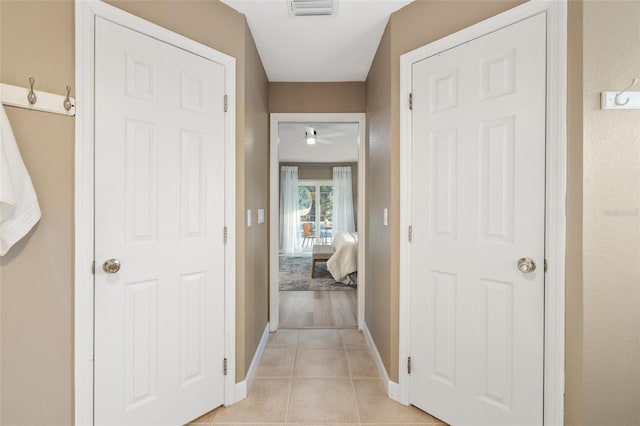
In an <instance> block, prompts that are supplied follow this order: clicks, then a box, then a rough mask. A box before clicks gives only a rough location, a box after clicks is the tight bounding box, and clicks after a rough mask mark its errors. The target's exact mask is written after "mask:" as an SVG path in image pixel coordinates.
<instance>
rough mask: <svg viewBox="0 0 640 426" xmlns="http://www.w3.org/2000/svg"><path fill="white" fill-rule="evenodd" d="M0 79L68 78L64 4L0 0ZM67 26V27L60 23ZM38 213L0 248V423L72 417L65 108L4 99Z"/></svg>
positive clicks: (68, 8) (60, 82)
mask: <svg viewBox="0 0 640 426" xmlns="http://www.w3.org/2000/svg"><path fill="white" fill-rule="evenodd" d="M0 15H1V18H0V19H1V21H0V34H1V39H2V40H1V44H0V81H2V82H3V83H9V84H15V85H20V86H25V85H27V84H28V78H29V77H31V76H33V77H34V78H35V79H36V88H37V89H41V90H45V91H50V92H55V93H63V92H64V90H65V86H67V85H71V86H72V87H73V86H74V80H73V78H74V53H73V49H74V42H73V26H74V22H73V4H72V3H71V2H70V1H65V2H48V1H45V2H25V1H20V2H13V1H5V0H3V1H1V2H0ZM60 28H67V29H68V30H67V31H60ZM5 110H6V111H7V115H8V116H9V120H10V121H11V124H12V127H13V130H14V133H15V136H16V139H17V140H18V146H19V148H20V152H21V153H22V156H23V158H24V162H25V164H26V167H27V169H28V170H29V172H30V175H31V179H32V181H33V184H34V187H35V189H36V192H37V194H38V200H39V202H40V208H41V210H42V220H41V221H40V223H39V224H38V225H37V226H36V228H35V229H34V230H32V231H31V232H30V233H29V234H28V236H27V237H26V238H25V239H23V240H22V241H20V242H19V243H17V244H16V245H15V246H14V247H13V248H12V249H11V250H10V251H9V253H8V254H7V255H6V256H5V257H2V258H0V281H1V282H0V304H1V307H0V312H1V318H0V324H1V325H0V327H1V328H0V348H1V358H2V361H1V364H0V390H1V392H0V407H1V410H0V411H1V417H0V424H2V425H26V424H30V425H41V424H49V425H69V424H71V421H72V418H73V403H72V399H73V388H72V385H73V359H72V354H73V340H72V339H73V329H72V321H73V308H72V307H73V288H72V273H73V141H74V137H73V135H74V120H73V118H69V117H64V116H60V115H53V114H47V113H42V112H33V111H27V110H24V109H19V108H13V107H5Z"/></svg>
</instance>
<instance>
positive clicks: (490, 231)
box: [410, 14, 546, 425]
mask: <svg viewBox="0 0 640 426" xmlns="http://www.w3.org/2000/svg"><path fill="white" fill-rule="evenodd" d="M545 19H546V17H545V15H544V14H542V15H538V16H535V17H532V18H530V19H527V20H525V21H522V22H519V23H517V24H514V25H511V26H509V27H506V28H504V29H502V30H499V31H496V32H494V33H491V34H488V35H486V36H484V37H481V38H478V39H476V40H473V41H471V42H469V43H466V44H464V45H460V46H458V47H456V48H453V49H450V50H447V51H445V52H442V53H440V54H438V55H435V56H432V57H430V58H427V59H425V60H423V61H421V62H418V63H417V64H414V66H413V81H412V86H413V87H412V93H413V111H412V123H413V124H412V153H411V155H412V159H411V161H412V168H411V170H412V177H411V181H412V192H411V217H412V219H411V221H412V227H413V235H412V237H413V238H412V243H411V256H412V260H411V265H412V270H411V357H412V373H411V376H410V377H411V385H410V392H411V393H410V395H411V402H412V403H413V404H415V405H417V406H419V407H421V408H423V409H424V410H426V411H428V412H430V413H431V414H433V415H435V416H437V417H440V418H441V419H442V420H444V421H446V422H449V423H451V424H453V425H529V424H530V425H535V424H538V425H539V424H542V407H543V399H542V396H543V395H542V389H543V386H542V385H543V381H542V379H543V337H544V336H543V325H544V316H543V315H544V310H543V308H544V212H545V193H544V190H545V92H546V86H545V75H546V65H545V61H546V37H545V34H546V30H545V28H546V23H545ZM521 257H529V258H532V259H533V260H534V261H535V262H536V264H537V269H536V270H535V271H534V272H531V273H527V274H525V273H522V272H520V271H519V270H518V268H517V261H518V259H519V258H521Z"/></svg>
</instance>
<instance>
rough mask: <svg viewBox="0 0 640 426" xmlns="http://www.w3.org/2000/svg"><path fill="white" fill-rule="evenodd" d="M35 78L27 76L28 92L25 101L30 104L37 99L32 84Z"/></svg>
mask: <svg viewBox="0 0 640 426" xmlns="http://www.w3.org/2000/svg"><path fill="white" fill-rule="evenodd" d="M35 82H36V79H35V78H33V77H29V86H30V89H29V93H28V94H27V101H29V103H30V104H31V105H33V104H35V103H36V102H37V101H38V97H37V96H36V92H34V91H33V85H34V84H35Z"/></svg>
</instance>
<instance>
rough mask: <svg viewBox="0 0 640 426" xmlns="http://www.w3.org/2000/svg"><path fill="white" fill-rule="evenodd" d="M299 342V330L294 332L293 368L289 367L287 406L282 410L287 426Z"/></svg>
mask: <svg viewBox="0 0 640 426" xmlns="http://www.w3.org/2000/svg"><path fill="white" fill-rule="evenodd" d="M299 342H300V330H298V331H296V346H295V348H294V349H295V352H294V354H293V366H292V367H291V377H290V380H289V396H288V397H287V406H286V408H285V410H284V424H285V425H288V424H289V410H290V409H291V394H292V393H293V376H294V375H295V371H296V363H297V362H298V343H299Z"/></svg>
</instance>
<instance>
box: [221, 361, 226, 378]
mask: <svg viewBox="0 0 640 426" xmlns="http://www.w3.org/2000/svg"><path fill="white" fill-rule="evenodd" d="M222 371H223V372H224V375H225V376H226V375H227V359H226V358H225V359H224V361H222Z"/></svg>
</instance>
